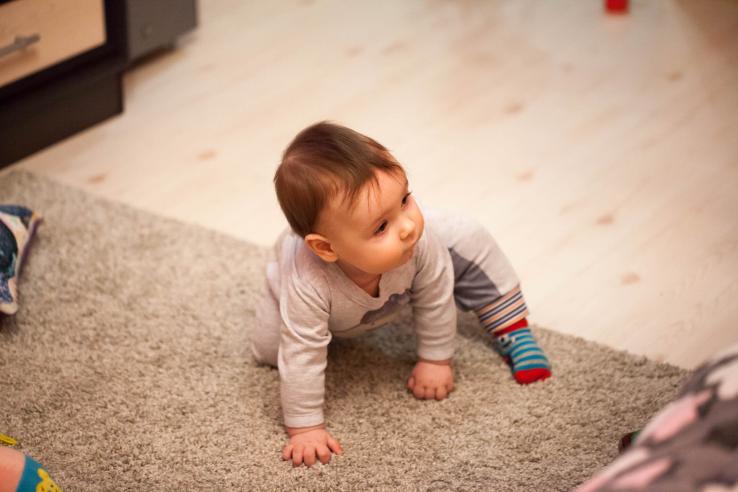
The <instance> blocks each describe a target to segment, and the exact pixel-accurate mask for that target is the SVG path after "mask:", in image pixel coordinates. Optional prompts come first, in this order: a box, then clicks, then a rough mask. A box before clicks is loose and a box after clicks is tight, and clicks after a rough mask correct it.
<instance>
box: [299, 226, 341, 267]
mask: <svg viewBox="0 0 738 492" xmlns="http://www.w3.org/2000/svg"><path fill="white" fill-rule="evenodd" d="M305 244H306V245H307V247H308V248H310V250H311V251H312V252H313V253H315V254H316V255H318V256H320V258H321V259H322V260H323V261H326V262H328V263H333V262H334V261H336V260H338V255H337V254H336V252H335V251H333V248H332V247H331V243H330V241H328V239H327V238H326V237H325V236H321V235H320V234H315V233H311V234H308V235H307V236H305Z"/></svg>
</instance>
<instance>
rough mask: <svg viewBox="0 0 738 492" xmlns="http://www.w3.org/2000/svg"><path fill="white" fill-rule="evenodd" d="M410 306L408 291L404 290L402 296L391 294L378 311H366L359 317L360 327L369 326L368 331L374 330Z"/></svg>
mask: <svg viewBox="0 0 738 492" xmlns="http://www.w3.org/2000/svg"><path fill="white" fill-rule="evenodd" d="M408 304H410V289H406V290H405V292H403V293H402V294H392V295H391V296H389V299H387V302H385V303H384V306H382V307H381V308H379V309H375V310H374V311H368V312H367V313H366V314H365V315H364V316H362V317H361V325H367V326H369V329H370V330H375V329H377V328H379V327H380V326H383V325H385V324H387V323H389V321H390V320H391V319H392V318H394V316H395V315H396V314H397V313H398V311H399V310H400V309H401V308H402V307H403V306H406V305H408Z"/></svg>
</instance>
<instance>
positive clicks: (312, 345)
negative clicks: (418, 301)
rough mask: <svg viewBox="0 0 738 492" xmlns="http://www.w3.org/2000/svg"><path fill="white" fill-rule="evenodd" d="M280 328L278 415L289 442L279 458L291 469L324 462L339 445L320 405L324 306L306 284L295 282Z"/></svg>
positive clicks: (324, 356)
mask: <svg viewBox="0 0 738 492" xmlns="http://www.w3.org/2000/svg"><path fill="white" fill-rule="evenodd" d="M282 304H283V308H282V309H281V315H282V329H281V339H280V348H279V355H278V358H277V365H278V367H279V375H280V379H281V384H280V392H281V397H282V412H283V415H284V422H285V426H286V429H287V434H288V435H289V442H288V443H287V444H285V446H284V448H283V450H282V458H283V459H285V460H292V463H293V465H295V466H299V465H301V464H303V463H304V464H305V465H307V466H311V465H313V464H315V462H316V456H317V459H319V460H320V461H321V462H322V463H328V462H329V461H330V458H331V452H334V453H337V454H340V453H341V452H342V449H341V445H340V444H339V443H338V441H336V440H335V439H334V438H333V437H332V436H331V435H330V434H329V433H328V432H327V431H326V429H325V423H324V418H323V401H324V393H325V368H326V365H327V355H328V343H329V342H330V340H331V334H330V331H329V330H328V318H329V312H328V309H327V303H326V302H325V301H324V299H323V298H322V296H321V295H320V294H319V292H317V291H316V289H315V288H314V287H313V286H312V285H309V284H306V283H302V282H299V281H296V282H294V283H292V284H291V285H290V286H289V287H288V288H287V293H286V297H285V298H284V299H282Z"/></svg>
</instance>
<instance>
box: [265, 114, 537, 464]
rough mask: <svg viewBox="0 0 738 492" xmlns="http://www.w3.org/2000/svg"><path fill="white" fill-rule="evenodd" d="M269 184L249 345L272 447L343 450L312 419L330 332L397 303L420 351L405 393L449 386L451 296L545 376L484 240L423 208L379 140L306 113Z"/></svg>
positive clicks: (511, 284) (366, 325) (516, 367)
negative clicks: (271, 399) (265, 240)
mask: <svg viewBox="0 0 738 492" xmlns="http://www.w3.org/2000/svg"><path fill="white" fill-rule="evenodd" d="M274 182H275V186H276V191H277V198H278V200H279V204H280V206H281V207H282V210H283V212H284V214H285V216H286V217H287V221H288V222H289V224H290V226H291V230H288V231H285V232H284V233H283V234H282V235H281V236H280V238H279V239H278V240H277V244H276V246H275V254H274V257H273V258H272V259H271V260H270V261H269V262H268V264H267V272H266V274H267V282H266V284H267V285H266V288H265V292H264V295H263V297H262V299H261V302H260V303H259V305H258V307H257V322H256V329H255V331H254V333H253V337H252V349H253V353H254V356H255V358H256V360H257V361H259V362H261V363H266V364H270V365H272V366H276V367H278V368H279V374H280V379H281V387H280V392H281V398H282V412H283V416H284V424H285V426H286V427H287V433H288V435H289V438H290V439H289V442H288V443H287V444H286V445H285V447H284V449H283V451H282V458H283V459H285V460H290V459H291V460H292V462H293V464H294V465H295V466H299V465H301V464H303V463H304V464H305V465H307V466H311V465H313V464H315V462H316V459H317V460H320V461H321V462H322V463H328V462H329V461H330V459H331V455H332V453H336V454H340V453H342V449H341V445H340V444H339V443H338V441H337V440H336V439H334V438H333V437H332V436H331V435H330V434H329V433H328V431H327V430H326V427H325V422H324V419H323V399H324V381H325V368H326V365H327V352H328V350H327V349H328V344H329V343H330V341H331V338H332V337H334V336H336V337H354V336H357V335H360V334H362V333H365V332H367V331H370V330H374V329H377V328H379V327H380V326H383V325H385V324H387V323H388V322H390V321H392V319H393V318H394V317H395V316H396V315H397V314H398V313H399V311H400V310H401V308H402V306H404V305H406V304H410V306H411V307H412V312H413V318H414V331H415V334H416V339H417V354H418V362H417V363H416V365H415V367H414V368H413V370H412V373H411V374H410V377H409V379H408V381H407V388H408V390H409V391H411V392H412V393H413V395H415V397H416V398H421V399H436V400H443V399H444V398H446V397H447V396H448V395H449V393H451V392H452V391H453V389H454V376H453V369H452V365H451V360H452V357H453V353H454V340H455V337H456V307H457V306H458V307H459V308H460V309H462V310H465V311H469V310H473V311H474V312H475V313H476V314H477V316H478V317H479V320H480V322H481V325H482V326H483V328H484V329H485V330H486V331H487V332H488V333H489V334H490V336H491V337H492V338H493V340H494V342H495V346H496V348H497V349H498V351H499V352H500V353H501V355H502V356H503V357H505V360H506V361H507V362H508V364H509V365H510V367H511V370H512V373H513V376H514V377H515V379H516V380H517V381H518V382H519V383H521V384H527V383H532V382H534V381H538V380H543V379H546V378H547V377H549V376H550V375H551V371H550V365H549V363H548V360H547V359H546V356H545V355H544V354H543V351H542V350H541V349H540V347H539V346H538V344H537V343H536V341H535V339H534V338H533V336H532V334H531V331H530V329H529V328H528V323H527V321H526V316H527V315H528V308H527V307H526V304H525V301H524V300H523V296H522V293H521V291H520V286H519V281H518V278H517V276H516V275H515V272H514V270H513V269H512V267H511V266H510V264H509V263H508V261H507V259H506V258H505V256H504V255H503V254H502V252H501V251H500V249H499V248H498V246H497V244H496V243H495V241H494V239H493V238H492V237H491V236H490V234H489V233H488V232H487V231H485V230H484V229H483V228H481V227H480V226H479V225H477V224H476V223H474V222H472V221H469V220H464V219H461V218H459V217H451V216H447V215H442V214H438V213H432V212H430V211H428V210H426V211H425V215H424V214H423V213H422V212H421V210H420V208H419V207H418V204H417V203H416V202H415V200H414V199H413V197H412V195H411V192H410V191H409V188H408V186H409V184H408V180H407V176H406V174H405V171H404V170H403V168H402V166H401V165H400V164H399V163H398V162H397V161H396V160H395V159H394V157H392V155H391V154H390V153H389V151H388V150H387V149H386V148H385V147H383V146H382V145H380V144H379V143H377V142H376V141H374V140H372V139H371V138H369V137H367V136H365V135H362V134H360V133H357V132H355V131H353V130H350V129H348V128H345V127H342V126H339V125H335V124H331V123H328V122H322V123H317V124H315V125H313V126H310V127H308V128H306V129H305V130H303V131H302V132H300V133H299V134H298V135H297V137H295V139H294V140H293V142H292V143H291V144H290V145H289V147H287V149H286V150H285V152H284V155H283V159H282V163H281V165H280V166H279V168H278V169H277V172H276V175H275V177H274Z"/></svg>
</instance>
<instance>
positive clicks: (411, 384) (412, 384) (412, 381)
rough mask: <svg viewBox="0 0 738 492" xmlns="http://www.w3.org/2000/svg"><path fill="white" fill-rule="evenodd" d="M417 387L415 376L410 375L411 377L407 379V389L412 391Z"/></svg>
mask: <svg viewBox="0 0 738 492" xmlns="http://www.w3.org/2000/svg"><path fill="white" fill-rule="evenodd" d="M414 388H415V376H410V379H408V380H407V389H409V390H410V391H412V390H413V389H414Z"/></svg>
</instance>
